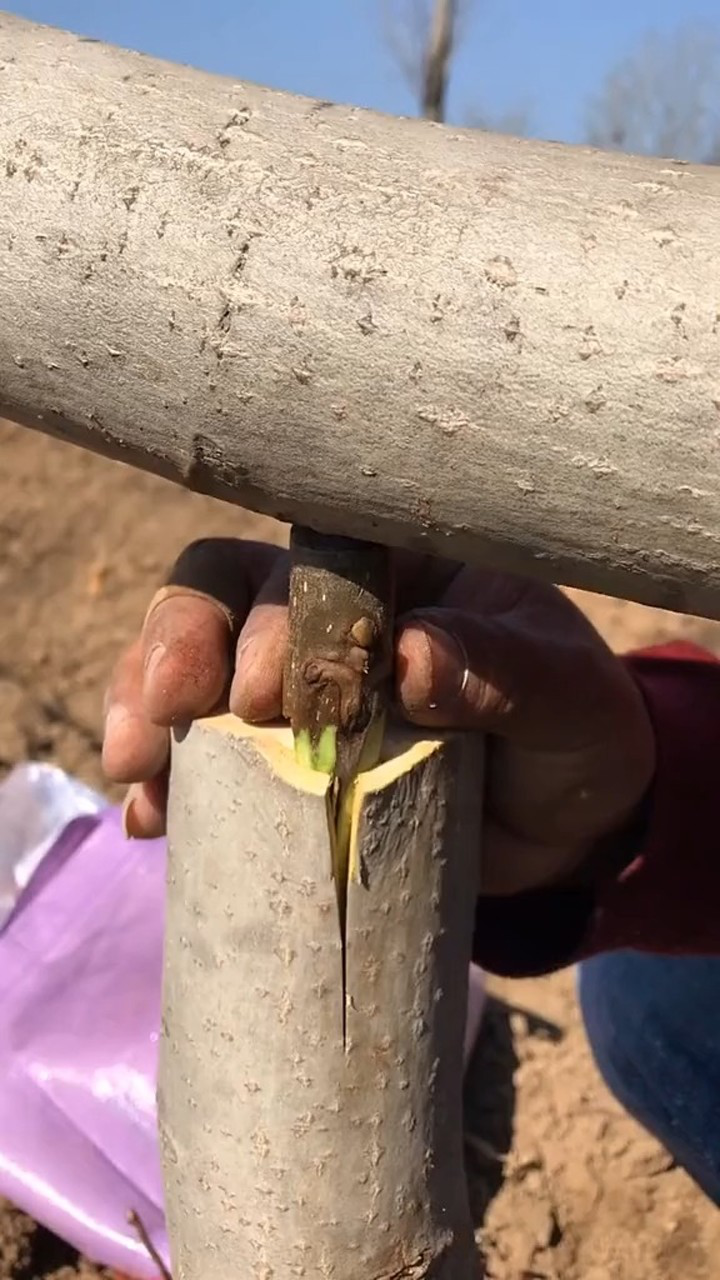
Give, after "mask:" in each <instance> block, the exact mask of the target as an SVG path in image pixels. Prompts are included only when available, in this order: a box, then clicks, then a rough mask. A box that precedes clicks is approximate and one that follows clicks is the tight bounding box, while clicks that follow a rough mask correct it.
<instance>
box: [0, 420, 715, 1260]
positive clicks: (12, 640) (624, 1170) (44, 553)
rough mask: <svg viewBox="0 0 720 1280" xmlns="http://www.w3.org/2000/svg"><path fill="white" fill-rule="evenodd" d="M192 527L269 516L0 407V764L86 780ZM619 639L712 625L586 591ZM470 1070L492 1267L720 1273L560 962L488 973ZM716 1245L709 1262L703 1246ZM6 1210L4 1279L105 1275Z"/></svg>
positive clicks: (235, 528) (473, 1147)
mask: <svg viewBox="0 0 720 1280" xmlns="http://www.w3.org/2000/svg"><path fill="white" fill-rule="evenodd" d="M201 533H205V534H207V533H211V534H212V533H224V534H227V533H236V534H243V535H251V536H255V537H258V536H261V537H262V536H267V537H272V538H278V537H281V536H282V531H281V530H279V529H278V527H277V526H273V525H272V524H271V523H270V522H269V521H265V520H260V519H259V518H257V517H254V516H250V515H248V514H247V513H244V512H240V511H233V510H231V509H229V508H227V507H222V506H220V505H219V504H217V503H213V502H211V501H209V500H205V499H202V498H198V497H196V496H194V495H191V494H187V493H183V492H181V491H179V490H177V489H175V488H173V487H171V486H170V485H168V484H166V483H164V482H162V481H158V480H155V479H153V478H150V477H146V476H141V475H139V474H137V473H135V472H133V471H130V470H128V469H126V468H124V467H121V466H119V465H113V464H109V463H106V462H104V461H101V460H99V459H97V458H94V457H91V456H89V455H87V454H83V453H81V452H79V451H77V450H75V449H72V448H68V447H66V446H65V447H61V446H60V445H57V444H55V443H53V442H51V441H48V440H45V439H43V438H42V437H39V436H34V435H32V434H30V433H27V432H23V431H21V430H19V429H17V428H14V427H11V426H8V425H3V424H0V600H2V610H1V611H0V771H5V770H7V769H8V768H9V767H10V766H12V765H13V764H14V763H16V762H17V761H19V760H23V759H26V758H34V759H51V760H54V761H57V762H58V763H59V764H61V765H63V766H64V767H65V768H66V769H68V770H70V771H72V772H74V773H75V774H77V775H79V776H80V777H81V778H84V779H85V780H86V781H88V782H90V783H92V784H95V785H101V784H102V777H101V772H100V766H99V748H100V706H101V698H102V693H103V690H104V686H105V682H106V680H107V676H108V672H109V670H110V666H111V664H112V662H113V660H114V658H115V656H116V654H117V653H118V651H119V650H120V648H121V647H122V646H123V645H124V644H125V643H126V642H127V640H128V639H129V637H130V636H131V635H132V633H133V631H134V629H135V628H137V626H138V623H139V622H140V620H141V618H142V615H143V610H144V607H145V604H146V602H147V599H148V597H149V594H150V592H151V591H152V589H153V587H154V586H155V584H156V583H157V582H158V581H159V580H160V579H161V577H162V575H163V573H164V571H165V570H166V567H167V566H168V564H169V563H170V562H171V561H172V559H173V558H174V556H175V555H176V553H177V551H178V550H179V549H180V547H181V546H182V545H183V543H184V542H186V541H189V540H190V539H191V538H193V537H195V536H197V535H198V534H201ZM581 603H582V605H583V607H586V608H587V609H588V611H589V612H590V614H591V615H592V617H593V619H594V621H595V622H596V624H597V625H598V626H599V627H600V628H601V630H602V631H603V632H604V633H605V634H606V635H607V636H608V637H609V638H610V640H611V642H612V643H613V644H614V645H615V646H616V647H618V648H628V647H631V646H633V645H636V644H639V643H644V642H647V641H651V640H655V639H658V638H665V637H671V636H677V635H679V634H681V633H682V634H685V635H688V634H689V635H692V636H693V637H695V638H698V639H699V640H700V641H701V642H703V643H706V644H709V645H710V646H712V647H714V648H716V649H718V650H720V628H718V627H717V626H715V625H714V624H711V623H703V622H689V621H683V620H681V619H678V618H675V617H671V616H670V615H667V614H662V613H658V612H652V611H650V610H644V609H641V608H639V607H638V606H634V605H625V604H618V603H615V602H611V601H607V600H602V599H598V598H595V599H588V598H587V597H581ZM494 992H495V997H496V998H495V999H494V1000H493V1002H492V1004H491V1007H490V1011H489V1015H488V1018H487V1021H486V1025H485V1029H484V1032H483V1035H482V1039H481V1043H480V1045H479V1046H478V1051H477V1052H476V1054H475V1058H474V1061H473V1064H472V1068H471V1071H470V1073H469V1079H468V1091H467V1092H468V1102H467V1116H468V1130H469V1133H470V1135H471V1136H470V1142H469V1149H468V1167H469V1174H470V1184H471V1190H472V1199H473V1205H474V1208H475V1211H476V1215H477V1221H478V1229H479V1232H480V1238H481V1239H482V1241H483V1243H484V1246H485V1248H486V1251H487V1257H488V1268H489V1275H490V1276H491V1277H493V1278H494V1280H676V1278H677V1277H678V1276H682V1278H683V1280H712V1277H714V1276H715V1275H717V1270H718V1264H717V1259H718V1257H720V1215H718V1214H717V1212H716V1211H715V1210H714V1209H713V1208H712V1207H711V1206H710V1205H708V1203H707V1202H706V1201H705V1200H704V1199H703V1197H702V1196H701V1195H700V1194H699V1192H698V1191H696V1190H695V1188H694V1187H693V1186H692V1185H691V1183H690V1182H689V1180H688V1179H687V1178H686V1177H685V1175H684V1174H683V1173H681V1172H680V1171H679V1170H677V1169H673V1168H672V1167H671V1164H670V1161H669V1160H668V1158H667V1157H666V1156H665V1154H664V1153H663V1152H662V1151H661V1150H660V1148H659V1147H658V1146H657V1145H656V1144H655V1143H654V1142H653V1141H652V1140H651V1139H650V1138H648V1137H647V1136H646V1135H645V1134H644V1133H643V1132H642V1131H641V1130H640V1129H639V1128H638V1127H637V1126H636V1125H635V1124H634V1123H633V1122H632V1121H631V1120H629V1119H628V1118H627V1117H626V1116H624V1115H623V1114H622V1113H621V1111H620V1110H619V1108H618V1107H617V1106H616V1105H615V1103H614V1102H613V1100H612V1099H611V1098H610V1097H609V1095H608V1093H607V1092H606V1090H605V1089H604V1087H603V1085H602V1084H601V1082H600V1080H599V1078H598V1076H597V1074H596V1071H595V1069H594V1067H593V1065H592V1062H591V1060H590V1057H589V1054H588V1050H587V1046H586V1044H585V1042H584V1038H583V1033H582V1029H581V1026H580V1022H579V1018H578V1012H577V1007H576V1003H575V997H574V990H573V977H572V975H571V974H567V973H565V974H560V975H558V976H556V977H553V978H550V979H547V980H544V981H542V982H520V983H495V984H494ZM713 1258H715V1260H716V1261H715V1263H713V1261H712V1259H713ZM99 1274H101V1273H99V1272H98V1271H96V1270H95V1269H93V1268H92V1267H89V1266H88V1265H87V1264H82V1263H80V1262H78V1260H77V1259H76V1258H74V1256H73V1255H72V1251H70V1250H69V1249H68V1248H67V1247H66V1246H64V1245H62V1244H61V1243H59V1242H57V1241H55V1240H53V1238H52V1237H50V1236H48V1234H47V1233H46V1232H44V1231H43V1230H42V1229H41V1228H38V1227H37V1226H36V1225H35V1224H34V1223H32V1222H31V1221H29V1220H28V1219H27V1218H25V1217H24V1216H23V1215H21V1214H19V1213H18V1212H16V1211H14V1210H13V1209H12V1208H10V1207H7V1208H6V1209H5V1210H4V1211H2V1210H1V1209H0V1280H3V1278H5V1280H33V1278H34V1277H43V1280H45V1278H49V1277H53V1280H73V1278H76V1277H78V1276H82V1277H83V1278H84V1280H96V1278H97V1276H98V1275H99Z"/></svg>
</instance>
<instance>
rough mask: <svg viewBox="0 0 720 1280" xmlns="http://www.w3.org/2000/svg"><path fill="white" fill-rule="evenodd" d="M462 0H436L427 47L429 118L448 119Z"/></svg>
mask: <svg viewBox="0 0 720 1280" xmlns="http://www.w3.org/2000/svg"><path fill="white" fill-rule="evenodd" d="M458 5H459V0H435V6H434V8H433V13H432V22H431V24H430V30H429V32H428V42H427V45H426V47H425V60H424V61H425V65H424V73H423V97H422V113H423V115H424V116H425V118H426V119H427V120H444V119H445V102H446V99H447V86H448V75H449V72H450V63H451V60H452V55H453V47H454V43H455V35H456V24H457V15H458Z"/></svg>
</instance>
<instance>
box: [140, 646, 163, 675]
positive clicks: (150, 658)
mask: <svg viewBox="0 0 720 1280" xmlns="http://www.w3.org/2000/svg"><path fill="white" fill-rule="evenodd" d="M166 652H167V650H166V648H165V645H164V644H162V643H161V642H158V643H157V644H154V645H153V646H152V648H151V649H149V650H148V653H147V654H146V656H145V675H146V677H147V678H148V679H152V677H153V675H154V674H155V672H156V671H157V669H158V667H159V666H160V663H161V662H162V660H163V658H164V657H165V654H166Z"/></svg>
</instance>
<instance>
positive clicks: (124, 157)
mask: <svg viewBox="0 0 720 1280" xmlns="http://www.w3.org/2000/svg"><path fill="white" fill-rule="evenodd" d="M239 57H240V60H241V55H239ZM0 65H1V66H2V71H1V72H0V157H1V158H2V159H1V161H0V411H1V412H3V413H5V414H6V415H7V416H9V417H12V418H14V419H16V420H17V421H20V422H24V423H26V424H28V425H31V426H33V427H38V428H40V429H42V430H44V431H49V432H51V433H52V434H55V435H59V436H62V437H65V438H67V439H69V440H72V441H75V442H76V443H79V444H83V445H86V446H89V447H90V448H93V449H96V450H98V451H99V452H101V453H105V454H108V455H110V456H113V457H119V458H122V459H124V460H125V461H127V462H130V463H133V464H134V465H137V466H141V467H145V468H147V469H150V470H153V471H156V472H159V473H161V474H163V475H166V476H169V477H170V478H172V479H174V480H176V481H178V482H179V483H181V484H184V485H186V486H188V487H189V488H193V489H199V490H202V491H204V492H208V493H212V494H215V495H216V496H218V497H221V498H224V499H228V500H230V501H233V502H237V503H241V504H243V505H245V506H248V507H252V508H254V509H256V510H259V511H264V512H268V513H271V514H273V515H276V516H279V517H280V518H283V519H286V520H291V521H295V522H298V523H301V524H303V525H310V526H312V527H315V528H317V529H320V530H323V531H325V530H327V531H337V532H341V533H345V534H350V535H353V536H358V537H366V538H371V539H375V540H380V541H384V542H386V543H389V544H395V545H403V546H407V547H416V548H421V549H425V550H427V551H435V552H438V553H440V554H447V555H453V556H457V557H461V558H464V559H468V560H472V561H476V562H483V563H491V564H494V565H498V566H503V567H505V568H507V569H510V570H513V571H517V572H522V573H532V574H542V575H544V576H546V577H550V578H554V579H555V580H557V581H561V582H565V583H568V584H574V585H577V586H582V587H586V588H590V589H598V590H603V591H610V592H613V593H616V594H620V595H628V596H634V597H636V598H638V599H642V600H646V601H648V602H650V603H654V604H658V605H664V606H667V607H670V608H673V609H678V610H687V611H691V612H698V613H706V614H709V615H715V616H720V372H719V369H720V364H719V357H720V318H719V317H720V219H718V216H717V213H718V207H719V197H720V173H718V171H717V170H705V169H702V168H693V167H689V166H685V165H681V164H678V163H673V162H668V161H659V160H638V159H633V158H629V157H624V156H620V155H614V154H600V153H595V152H592V151H590V150H586V149H580V148H571V147H565V146H558V145H552V144H540V143H535V142H525V141H520V140H515V139H511V138H507V137H493V136H490V135H487V134H483V133H478V132H475V133H474V132H472V131H459V130H455V129H450V128H443V127H439V126H434V125H430V124H427V123H421V122H418V121H412V120H399V119H387V118H384V117H382V116H378V115H374V114H371V113H368V112H363V111H359V110H354V109H349V108H346V107H335V106H332V105H329V104H327V103H322V102H312V101H308V100H305V99H300V98H295V97H291V96H288V95H284V94H280V93H275V92H271V91H269V90H266V89H262V88H258V87H256V86H253V85H249V84H245V83H239V82H234V81H232V80H228V79H221V78H218V77H214V76H209V75H205V74H203V73H200V72H197V71H192V70H187V69H185V68H181V67H175V66H170V65H168V64H165V63H162V62H158V61H155V60H152V59H149V58H146V57H142V56H140V55H138V54H132V53H125V52H122V51H119V50H117V49H114V48H109V47H107V46H105V45H103V44H99V43H96V42H89V41H84V40H82V39H79V38H78V37H76V36H72V35H67V34H65V33H62V32H58V31H54V30H51V29H48V28H40V27H37V26H34V25H32V24H29V23H27V22H24V21H21V20H19V19H16V18H12V17H10V16H7V15H4V16H1V17H0Z"/></svg>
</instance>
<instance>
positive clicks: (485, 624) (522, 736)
mask: <svg viewBox="0 0 720 1280" xmlns="http://www.w3.org/2000/svg"><path fill="white" fill-rule="evenodd" d="M578 665H579V664H578V663H573V662H572V661H568V652H567V645H566V644H562V643H558V642H557V637H555V636H554V635H553V634H552V629H551V628H550V629H548V630H545V631H543V629H542V628H540V629H538V628H537V627H532V626H528V627H523V626H521V625H518V620H517V619H515V620H514V621H513V620H511V619H510V618H509V617H507V616H506V617H503V616H493V617H483V616H482V615H481V614H473V613H468V612H466V611H464V610H461V609H443V608H436V609H423V610H421V611H417V612H413V613H409V614H405V616H404V617H403V618H401V619H400V620H399V624H398V629H397V638H396V665H395V669H396V697H397V700H398V702H399V704H400V707H401V709H402V711H403V713H404V715H405V716H406V717H407V719H408V720H411V721H412V722H413V723H415V724H418V725H426V726H428V727H434V728H438V729H439V728H457V729H476V730H480V731H482V732H485V733H492V734H499V735H501V736H512V737H513V738H514V740H515V741H516V742H517V743H518V745H520V744H521V743H522V744H524V745H525V746H533V747H534V746H537V745H538V744H540V745H542V746H544V747H548V746H553V745H560V743H558V744H554V743H553V741H552V739H553V738H554V736H555V733H554V730H553V716H552V715H550V714H549V713H550V712H551V710H552V709H553V708H554V709H555V718H556V719H559V721H563V724H562V726H561V725H560V724H559V723H558V725H557V726H556V728H557V734H558V736H559V737H560V738H562V739H563V744H562V745H564V738H565V736H566V731H567V727H568V726H567V725H566V724H565V723H564V721H565V720H566V719H567V716H563V715H562V714H560V715H559V717H558V715H557V713H558V710H559V709H560V708H563V707H567V703H568V697H569V696H570V697H572V691H571V688H569V686H571V687H572V686H574V685H575V684H576V679H575V677H576V676H578V674H579V671H575V670H574V667H575V666H578ZM561 728H562V732H561Z"/></svg>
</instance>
